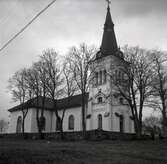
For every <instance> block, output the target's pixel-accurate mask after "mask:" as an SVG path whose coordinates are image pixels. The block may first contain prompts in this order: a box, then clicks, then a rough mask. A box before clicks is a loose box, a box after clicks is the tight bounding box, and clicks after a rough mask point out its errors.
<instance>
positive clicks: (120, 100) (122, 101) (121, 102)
mask: <svg viewBox="0 0 167 164" xmlns="http://www.w3.org/2000/svg"><path fill="white" fill-rule="evenodd" d="M119 103H120V104H121V105H122V104H123V103H124V99H123V98H122V97H121V98H120V99H119Z"/></svg>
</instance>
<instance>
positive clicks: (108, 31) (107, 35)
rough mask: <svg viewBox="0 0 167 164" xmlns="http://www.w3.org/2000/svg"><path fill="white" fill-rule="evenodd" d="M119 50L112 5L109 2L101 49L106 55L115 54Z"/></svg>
mask: <svg viewBox="0 0 167 164" xmlns="http://www.w3.org/2000/svg"><path fill="white" fill-rule="evenodd" d="M117 50H118V46H117V41H116V37H115V32H114V23H113V21H112V19H111V14H110V6H109V3H108V7H107V15H106V20H105V24H104V32H103V38H102V43H101V47H100V51H101V53H102V54H103V55H104V56H107V55H113V54H115V52H116V51H117Z"/></svg>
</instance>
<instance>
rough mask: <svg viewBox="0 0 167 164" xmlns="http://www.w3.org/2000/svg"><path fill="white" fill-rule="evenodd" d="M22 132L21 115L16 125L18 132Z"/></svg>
mask: <svg viewBox="0 0 167 164" xmlns="http://www.w3.org/2000/svg"><path fill="white" fill-rule="evenodd" d="M21 132H22V117H21V116H19V117H18V119H17V125H16V133H21Z"/></svg>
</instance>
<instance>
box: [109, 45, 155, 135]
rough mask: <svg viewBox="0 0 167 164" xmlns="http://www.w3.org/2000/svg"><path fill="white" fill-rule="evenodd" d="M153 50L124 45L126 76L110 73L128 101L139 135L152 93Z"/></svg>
mask: <svg viewBox="0 0 167 164" xmlns="http://www.w3.org/2000/svg"><path fill="white" fill-rule="evenodd" d="M150 55H151V52H150V51H148V50H145V49H141V48H139V47H128V46H125V47H124V58H125V61H126V62H127V64H126V67H122V68H120V71H121V72H123V74H124V78H123V79H122V77H121V78H120V77H117V75H116V74H115V72H113V73H110V76H111V77H112V80H113V83H114V85H115V86H116V89H117V92H118V93H119V94H120V95H121V96H122V97H124V99H125V100H126V101H127V102H128V104H129V106H130V109H131V113H132V118H133V120H134V127H135V131H136V134H137V136H138V137H140V136H141V133H142V116H143V107H144V103H145V101H146V100H147V99H148V98H149V96H150V95H151V93H152V80H153V78H154V71H153V69H152V68H153V65H152V63H151V61H150V60H149V56H150Z"/></svg>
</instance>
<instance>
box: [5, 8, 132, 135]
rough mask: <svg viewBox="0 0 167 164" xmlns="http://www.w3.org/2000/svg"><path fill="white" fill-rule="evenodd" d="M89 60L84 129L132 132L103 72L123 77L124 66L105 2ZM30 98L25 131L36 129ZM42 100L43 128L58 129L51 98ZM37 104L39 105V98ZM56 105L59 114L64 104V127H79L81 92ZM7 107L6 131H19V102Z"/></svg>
mask: <svg viewBox="0 0 167 164" xmlns="http://www.w3.org/2000/svg"><path fill="white" fill-rule="evenodd" d="M92 64H93V65H96V67H95V68H96V69H95V74H94V76H95V79H96V80H95V81H94V83H93V84H90V87H89V93H87V94H86V97H85V99H86V104H85V106H86V112H85V113H86V114H85V120H86V129H87V131H89V130H95V129H102V130H105V131H113V132H122V133H134V123H133V120H132V114H131V110H130V108H129V106H128V103H127V102H126V100H125V99H124V98H123V97H121V95H120V94H119V93H118V91H117V89H116V87H115V86H114V84H113V82H112V79H111V76H108V74H107V72H115V76H118V78H122V79H123V78H124V74H123V73H122V72H121V69H122V68H124V69H126V68H127V67H128V63H127V62H126V61H125V60H124V55H123V53H122V52H121V51H120V49H119V48H118V46H117V40H116V37H115V32H114V24H113V21H112V18H111V14H110V7H109V5H108V8H107V15H106V20H105V24H104V32H103V37H102V43H101V47H100V50H99V51H98V52H97V54H96V56H95V58H94V60H93V62H92V63H91V64H90V69H91V65H92ZM116 78H117V77H116ZM30 101H31V103H30V105H29V108H28V113H27V116H26V118H25V132H27V133H36V132H38V128H37V122H36V112H37V104H36V101H35V98H34V99H31V100H30ZM45 104H46V106H45V111H44V117H45V120H46V122H45V128H44V132H47V133H49V132H56V131H57V130H58V129H57V125H56V116H55V112H54V109H53V108H52V101H51V100H50V99H49V98H47V99H46V102H45ZM38 107H39V108H40V107H42V99H41V100H40V103H39V106H38ZM57 108H58V110H59V114H60V115H61V114H62V113H63V109H64V108H66V112H65V116H64V120H63V130H64V131H69V132H70V131H81V130H82V111H81V95H75V96H73V97H72V98H71V101H70V103H68V106H67V98H63V99H59V100H57ZM8 111H9V112H10V125H9V132H10V133H20V132H21V131H22V120H23V119H22V111H21V106H20V105H18V106H15V107H13V108H11V109H9V110H8Z"/></svg>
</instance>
